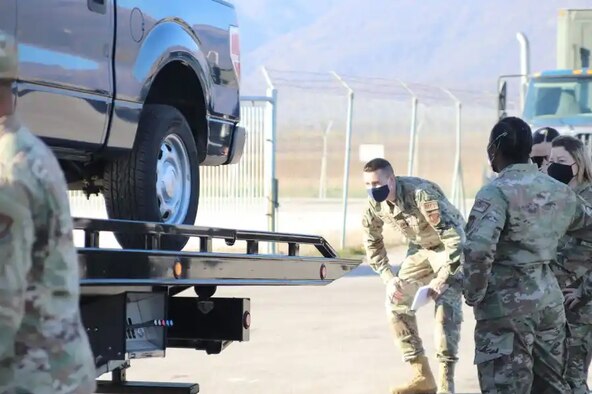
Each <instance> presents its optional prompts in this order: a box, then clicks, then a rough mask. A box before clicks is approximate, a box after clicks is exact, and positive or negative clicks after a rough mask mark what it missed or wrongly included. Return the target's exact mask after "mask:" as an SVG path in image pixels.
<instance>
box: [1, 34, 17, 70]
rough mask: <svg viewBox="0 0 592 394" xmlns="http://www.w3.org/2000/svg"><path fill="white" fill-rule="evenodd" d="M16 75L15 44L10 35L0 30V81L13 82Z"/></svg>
mask: <svg viewBox="0 0 592 394" xmlns="http://www.w3.org/2000/svg"><path fill="white" fill-rule="evenodd" d="M17 73H18V55H17V50H16V42H15V40H14V38H13V37H12V36H11V35H8V34H6V33H5V32H3V31H2V30H0V80H2V79H8V80H15V79H16V78H17Z"/></svg>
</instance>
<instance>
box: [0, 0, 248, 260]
mask: <svg viewBox="0 0 592 394" xmlns="http://www.w3.org/2000/svg"><path fill="white" fill-rule="evenodd" d="M0 29H2V30H4V31H6V32H8V33H12V34H14V36H15V37H16V39H17V42H18V49H19V68H20V70H19V76H18V82H17V86H16V89H17V90H18V97H17V101H18V109H19V113H20V116H21V118H22V120H23V121H24V123H25V124H26V125H27V127H28V128H30V129H31V130H32V131H33V132H34V133H35V134H37V135H38V136H40V137H42V138H43V139H44V141H45V142H46V143H47V144H49V145H50V146H51V147H52V148H53V150H54V152H55V153H56V155H57V156H58V158H59V159H60V163H61V164H62V167H63V169H64V172H65V174H66V177H67V180H68V184H69V188H70V189H72V190H83V191H84V192H85V193H87V194H93V193H103V194H104V197H105V201H106V205H107V212H108V215H109V217H110V218H113V219H128V220H142V221H152V222H163V223H166V224H194V223H195V218H196V214H197V208H198V201H199V190H200V188H199V183H200V179H199V167H200V166H212V165H225V164H232V163H235V162H237V161H238V160H239V159H240V157H241V155H242V150H243V146H244V142H245V132H244V130H243V129H242V128H240V127H238V126H237V124H238V122H239V116H240V114H239V111H240V106H239V79H240V47H239V33H238V24H237V17H236V11H235V9H234V6H233V4H231V3H230V2H228V1H224V0H201V1H186V0H168V1H166V2H165V1H144V0H47V1H39V0H3V1H2V2H1V5H0ZM116 236H117V238H118V241H119V242H120V244H122V246H123V247H127V248H137V247H143V242H144V240H143V238H142V237H139V236H136V235H135V234H122V233H118V234H116ZM186 242H187V238H186V237H168V238H166V239H163V243H162V248H163V249H170V250H180V249H182V248H183V246H184V245H185V244H186Z"/></svg>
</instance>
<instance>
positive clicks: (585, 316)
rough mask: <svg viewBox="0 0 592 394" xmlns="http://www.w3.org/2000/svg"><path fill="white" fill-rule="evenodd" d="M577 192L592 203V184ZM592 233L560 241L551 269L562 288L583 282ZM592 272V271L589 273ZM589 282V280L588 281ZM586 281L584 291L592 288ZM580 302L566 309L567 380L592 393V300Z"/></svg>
mask: <svg viewBox="0 0 592 394" xmlns="http://www.w3.org/2000/svg"><path fill="white" fill-rule="evenodd" d="M574 191H575V192H576V194H577V195H578V196H580V197H581V198H582V199H584V200H585V201H588V202H592V184H590V183H584V184H582V185H579V186H578V187H577V188H576V189H575V190H574ZM591 260H592V232H590V231H587V230H580V231H576V232H573V233H570V234H569V235H566V236H564V237H563V238H562V239H561V240H560V241H559V248H558V250H557V261H556V262H553V263H552V264H551V268H552V270H553V272H554V273H555V276H556V277H557V280H558V281H559V287H561V288H562V289H565V288H568V287H576V286H579V285H580V284H581V283H582V280H583V279H584V276H585V275H586V273H588V272H589V271H590V269H591V268H592V265H591V264H590V263H591ZM588 275H590V274H588ZM586 283H587V282H586ZM586 283H584V284H583V285H582V290H584V289H588V291H589V292H590V290H592V287H590V286H589V285H587V284H586ZM583 298H584V299H586V298H587V300H588V301H587V302H585V303H583V304H581V305H578V306H577V307H576V308H575V309H566V310H565V315H566V318H567V324H568V330H567V356H568V357H567V371H566V375H565V377H566V379H567V383H568V384H569V385H570V386H571V389H572V390H573V393H574V394H583V393H588V392H589V390H588V384H587V380H588V368H589V367H590V360H591V358H592V300H590V298H589V297H583Z"/></svg>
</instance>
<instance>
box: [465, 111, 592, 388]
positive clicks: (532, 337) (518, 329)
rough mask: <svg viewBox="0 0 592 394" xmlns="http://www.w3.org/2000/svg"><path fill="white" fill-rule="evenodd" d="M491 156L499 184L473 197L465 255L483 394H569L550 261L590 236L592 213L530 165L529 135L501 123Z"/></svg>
mask: <svg viewBox="0 0 592 394" xmlns="http://www.w3.org/2000/svg"><path fill="white" fill-rule="evenodd" d="M489 141H490V143H489V145H488V148H487V153H488V155H489V158H490V161H491V164H492V168H493V170H494V171H495V172H498V173H499V176H498V177H497V178H496V179H495V180H493V181H492V182H491V183H489V184H487V185H485V186H484V187H483V188H482V189H481V190H480V191H479V192H478V194H477V196H476V200H475V204H474V206H473V208H472V210H471V213H470V215H469V219H468V223H467V228H466V235H467V241H466V245H465V248H464V258H465V262H464V265H463V272H464V286H463V287H464V289H463V293H464V296H465V299H466V303H467V304H468V305H470V306H473V309H474V313H475V319H476V320H477V323H476V327H475V347H476V349H475V364H477V370H478V376H479V383H480V386H481V391H482V392H483V393H530V392H532V393H537V394H545V393H558V394H559V393H561V394H564V393H569V392H570V388H569V385H568V384H567V383H566V381H565V378H564V372H565V365H566V364H565V361H566V359H565V358H566V351H565V350H566V344H565V335H566V330H565V321H566V320H565V311H564V307H563V294H562V292H561V289H560V288H559V285H558V283H557V279H556V278H555V275H554V274H553V272H552V270H551V268H550V266H549V265H550V263H551V261H553V260H554V259H555V257H556V251H557V245H558V242H559V240H560V239H561V238H562V237H563V236H564V235H565V234H566V231H570V232H572V231H577V230H582V229H590V228H591V226H592V208H591V207H590V206H587V205H585V203H584V201H583V200H581V199H579V198H578V196H577V195H576V194H575V193H574V192H573V191H572V190H571V189H570V188H569V187H568V186H566V185H564V184H562V183H560V182H558V181H556V180H554V179H552V178H551V177H549V176H547V175H545V174H543V173H541V172H539V171H538V169H537V167H536V165H535V164H528V163H529V153H530V151H531V146H532V134H531V131H530V127H529V126H528V125H527V124H526V123H525V122H523V121H522V120H521V119H518V118H513V117H511V118H504V119H503V120H501V121H500V122H498V124H497V125H496V126H495V127H494V128H493V130H492V132H491V135H490V139H489Z"/></svg>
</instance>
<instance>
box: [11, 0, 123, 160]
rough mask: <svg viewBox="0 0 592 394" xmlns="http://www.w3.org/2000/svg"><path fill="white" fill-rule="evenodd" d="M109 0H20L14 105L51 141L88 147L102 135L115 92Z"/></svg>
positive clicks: (27, 122) (63, 145)
mask: <svg viewBox="0 0 592 394" xmlns="http://www.w3.org/2000/svg"><path fill="white" fill-rule="evenodd" d="M10 1H11V0H9V2H10ZM113 1H114V0H45V1H38V0H18V9H17V21H18V23H17V26H18V30H17V38H18V44H19V67H20V71H19V74H20V78H19V83H18V91H19V97H18V101H17V105H18V110H19V113H20V118H21V119H22V120H23V122H24V124H25V125H26V126H27V127H28V128H29V129H30V130H31V131H32V132H33V133H35V134H37V135H39V136H41V137H43V139H44V140H45V142H47V143H48V144H49V145H57V146H59V147H60V148H68V147H70V146H72V147H75V150H81V148H82V150H84V151H87V152H88V151H93V150H96V149H98V148H99V147H100V146H101V144H102V143H103V141H104V139H105V136H106V131H107V120H108V115H109V112H110V108H111V103H112V96H113V82H112V81H113V76H112V65H111V64H112V62H111V59H112V54H113V35H114V31H115V29H114V7H113Z"/></svg>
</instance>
